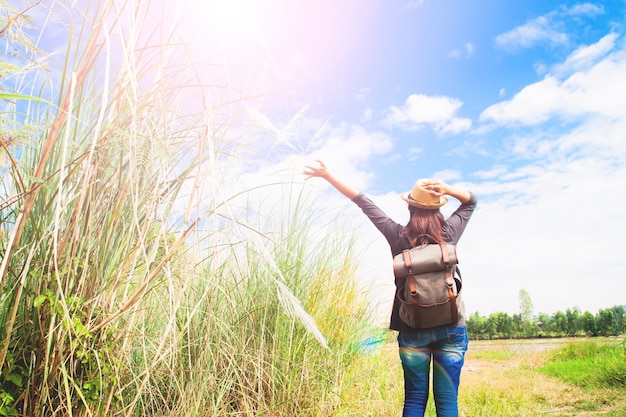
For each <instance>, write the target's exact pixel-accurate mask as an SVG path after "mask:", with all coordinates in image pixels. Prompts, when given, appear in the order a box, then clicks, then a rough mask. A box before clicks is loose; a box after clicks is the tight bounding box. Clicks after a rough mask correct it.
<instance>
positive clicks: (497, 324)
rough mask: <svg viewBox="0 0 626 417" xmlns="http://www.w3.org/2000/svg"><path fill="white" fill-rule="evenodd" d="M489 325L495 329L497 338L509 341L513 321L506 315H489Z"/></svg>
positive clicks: (511, 334)
mask: <svg viewBox="0 0 626 417" xmlns="http://www.w3.org/2000/svg"><path fill="white" fill-rule="evenodd" d="M489 324H490V326H492V327H493V328H494V329H495V335H496V336H497V337H498V338H501V339H510V338H511V337H512V336H513V319H511V316H509V315H508V314H507V313H502V312H499V313H492V314H490V315H489Z"/></svg>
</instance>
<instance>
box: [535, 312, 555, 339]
mask: <svg viewBox="0 0 626 417" xmlns="http://www.w3.org/2000/svg"><path fill="white" fill-rule="evenodd" d="M538 318H539V323H541V326H540V330H541V333H542V334H545V335H549V334H551V333H552V332H553V329H552V318H551V317H550V316H549V315H548V314H546V313H539V316H538Z"/></svg>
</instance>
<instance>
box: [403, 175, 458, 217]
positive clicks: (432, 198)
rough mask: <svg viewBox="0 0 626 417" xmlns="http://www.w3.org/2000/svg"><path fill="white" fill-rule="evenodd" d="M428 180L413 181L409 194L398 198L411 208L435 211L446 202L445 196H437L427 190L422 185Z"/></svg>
mask: <svg viewBox="0 0 626 417" xmlns="http://www.w3.org/2000/svg"><path fill="white" fill-rule="evenodd" d="M426 181H429V180H428V179H425V178H422V179H419V180H417V181H415V185H413V188H412V189H411V191H410V192H406V193H402V194H400V197H401V198H402V199H403V200H404V201H406V202H407V203H409V204H410V205H411V206H413V207H417V208H421V209H426V210H436V209H438V208H439V207H441V206H443V205H444V204H446V203H447V202H448V199H447V198H446V197H445V196H438V195H435V194H433V192H432V191H429V190H427V189H426V188H424V187H423V186H422V184H423V183H424V182H426Z"/></svg>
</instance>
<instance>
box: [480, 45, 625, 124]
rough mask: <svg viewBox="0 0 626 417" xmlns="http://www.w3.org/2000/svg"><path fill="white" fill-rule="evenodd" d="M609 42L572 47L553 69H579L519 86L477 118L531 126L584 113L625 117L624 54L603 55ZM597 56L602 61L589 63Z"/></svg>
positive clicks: (582, 115)
mask: <svg viewBox="0 0 626 417" xmlns="http://www.w3.org/2000/svg"><path fill="white" fill-rule="evenodd" d="M613 44H614V37H613V36H612V35H609V36H607V37H604V38H603V39H601V40H600V41H599V42H598V43H596V44H594V45H591V46H589V47H587V48H581V49H578V50H576V51H575V52H574V53H573V54H572V55H570V56H569V57H568V58H567V59H566V61H565V62H564V63H563V64H562V65H559V66H558V67H557V68H558V70H559V72H561V73H563V72H569V71H576V69H577V68H579V67H582V68H583V70H579V71H578V72H574V73H573V74H572V75H571V76H569V77H568V78H565V79H563V80H561V79H559V78H558V74H548V75H547V76H546V77H545V78H544V79H543V80H542V81H539V82H537V83H534V84H531V85H528V86H526V87H525V88H523V89H522V90H521V91H520V92H519V93H517V94H516V95H515V96H514V97H513V98H512V99H511V100H508V101H503V102H500V103H497V104H494V105H493V106H490V107H489V108H487V109H486V110H485V111H483V113H482V114H481V116H480V120H481V121H486V122H495V123H497V124H503V125H506V124H528V125H534V124H539V123H542V122H545V121H547V120H549V119H551V118H554V117H561V118H564V119H566V120H568V119H572V118H579V117H585V116H596V117H606V118H609V119H619V118H623V117H626V53H625V52H624V51H623V50H619V51H616V52H613V53H611V54H608V55H606V52H607V49H608V48H609V47H612V46H613ZM598 56H602V57H603V58H602V60H600V61H599V62H597V63H595V64H593V62H594V60H595V59H596V57H598ZM583 62H584V65H583ZM566 70H567V71H566Z"/></svg>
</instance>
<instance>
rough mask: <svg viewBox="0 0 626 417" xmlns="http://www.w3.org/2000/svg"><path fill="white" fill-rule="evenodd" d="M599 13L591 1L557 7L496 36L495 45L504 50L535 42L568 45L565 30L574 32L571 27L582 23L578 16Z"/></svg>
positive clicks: (525, 46)
mask: <svg viewBox="0 0 626 417" xmlns="http://www.w3.org/2000/svg"><path fill="white" fill-rule="evenodd" d="M603 13H604V8H603V7H602V6H597V5H595V4H591V3H583V4H578V5H575V6H573V7H570V8H568V7H561V8H558V9H557V10H554V11H552V12H550V13H546V14H545V15H543V16H539V17H537V18H534V19H532V20H529V21H527V22H526V23H524V24H523V25H520V26H518V27H516V28H514V29H512V30H510V31H508V32H505V33H502V34H500V35H498V36H497V37H496V39H495V44H496V46H497V47H499V48H502V49H504V50H508V51H515V50H518V49H520V48H531V47H534V46H536V45H538V44H547V45H550V46H555V45H558V46H561V45H568V44H569V42H570V35H569V33H574V31H575V30H574V29H573V28H574V27H575V26H578V25H580V24H582V22H583V20H582V18H584V17H588V18H593V17H595V16H597V15H600V14H603ZM568 32H569V33H568Z"/></svg>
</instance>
